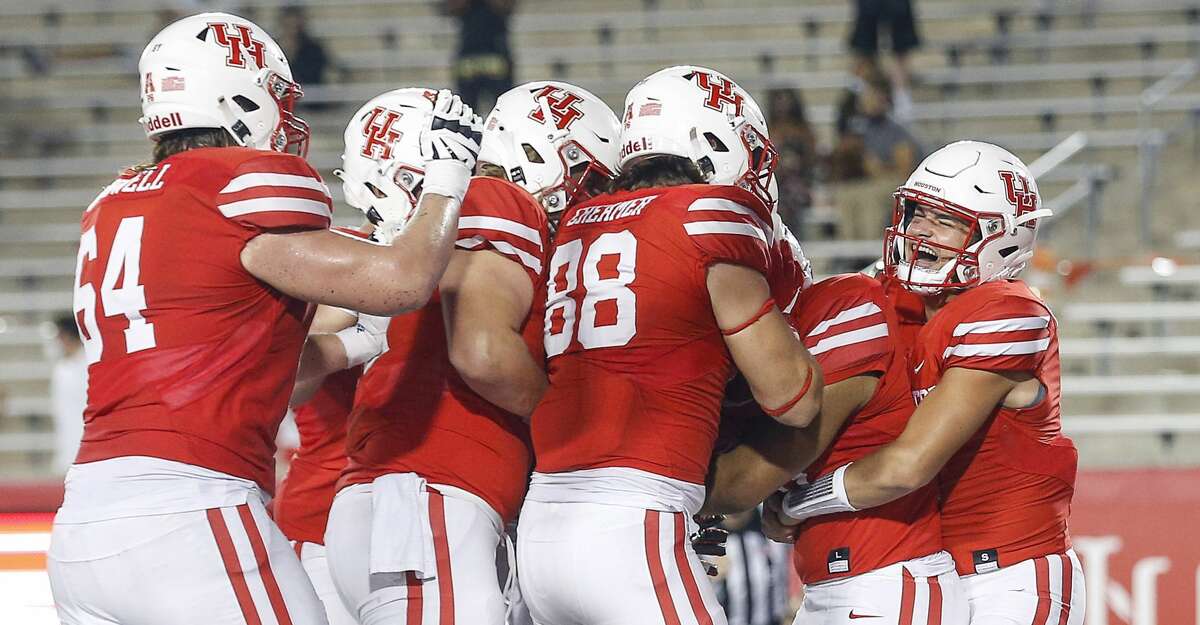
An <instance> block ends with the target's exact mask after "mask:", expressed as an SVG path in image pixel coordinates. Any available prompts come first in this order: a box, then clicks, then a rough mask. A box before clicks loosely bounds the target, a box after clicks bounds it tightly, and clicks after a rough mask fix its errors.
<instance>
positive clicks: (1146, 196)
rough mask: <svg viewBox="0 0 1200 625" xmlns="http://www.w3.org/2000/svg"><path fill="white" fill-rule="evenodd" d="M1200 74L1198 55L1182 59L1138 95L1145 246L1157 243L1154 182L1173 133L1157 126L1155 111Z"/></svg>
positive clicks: (1140, 215)
mask: <svg viewBox="0 0 1200 625" xmlns="http://www.w3.org/2000/svg"><path fill="white" fill-rule="evenodd" d="M1197 74H1200V61H1197V60H1195V59H1193V60H1190V61H1185V62H1183V63H1180V64H1179V66H1178V67H1176V68H1175V70H1174V71H1172V72H1171V73H1170V74H1167V75H1166V76H1163V77H1162V78H1160V79H1158V80H1157V81H1155V83H1154V84H1152V85H1150V86H1149V87H1146V89H1145V90H1144V91H1142V93H1141V95H1140V96H1139V98H1138V112H1137V120H1138V170H1139V174H1140V177H1141V189H1140V190H1141V199H1140V201H1139V203H1138V231H1139V232H1138V235H1139V237H1140V241H1141V244H1142V245H1143V246H1149V245H1151V244H1152V243H1153V237H1154V232H1153V228H1154V223H1153V221H1154V220H1153V207H1152V206H1151V203H1152V202H1153V199H1154V184H1155V181H1156V179H1157V176H1158V162H1159V158H1160V156H1161V153H1162V149H1163V147H1165V146H1166V144H1167V141H1168V139H1169V137H1170V133H1168V132H1165V131H1162V130H1159V129H1156V128H1154V127H1153V123H1154V112H1155V110H1156V109H1157V108H1158V106H1159V104H1161V103H1162V102H1163V100H1165V99H1166V98H1167V96H1169V95H1171V94H1172V93H1173V92H1175V91H1176V90H1178V89H1179V88H1180V87H1182V86H1184V85H1186V84H1188V83H1189V82H1191V81H1192V79H1193V78H1195V77H1196V75H1197Z"/></svg>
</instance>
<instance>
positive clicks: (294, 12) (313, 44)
mask: <svg viewBox="0 0 1200 625" xmlns="http://www.w3.org/2000/svg"><path fill="white" fill-rule="evenodd" d="M276 40H277V41H278V42H279V47H281V48H283V52H284V54H286V55H287V58H288V60H289V61H290V62H291V65H292V79H293V80H295V81H296V82H298V83H300V86H301V87H310V86H312V85H320V84H323V83H324V82H325V70H326V68H328V67H329V55H328V54H326V52H325V46H323V45H321V42H319V41H317V40H316V39H315V38H313V36H312V35H311V34H309V32H308V16H307V15H306V14H305V12H304V8H303V7H300V6H285V7H283V8H282V9H280V10H279V34H278V35H277V36H276ZM305 101H306V100H304V99H301V100H300V103H301V104H303V103H304V102H305ZM309 108H312V105H311V102H310V104H309Z"/></svg>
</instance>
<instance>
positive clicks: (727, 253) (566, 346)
mask: <svg viewBox="0 0 1200 625" xmlns="http://www.w3.org/2000/svg"><path fill="white" fill-rule="evenodd" d="M770 224H771V217H770V213H769V211H768V209H767V208H766V207H765V206H764V205H763V204H762V203H761V202H759V201H758V200H757V198H755V197H754V196H753V195H751V194H750V193H748V192H746V191H744V190H742V189H739V188H736V187H724V186H712V185H685V186H678V187H670V188H657V189H642V190H638V191H632V192H621V193H616V194H611V195H604V196H600V197H597V198H594V199H593V200H591V201H589V202H587V203H585V204H583V205H580V206H577V207H575V208H574V209H572V210H570V211H568V212H567V214H566V215H564V216H563V219H562V222H561V225H560V226H559V231H558V235H557V237H556V239H555V249H554V256H553V258H552V260H551V262H550V269H549V276H548V282H549V290H550V292H549V293H548V294H547V300H546V301H547V304H546V326H545V332H546V335H545V341H546V354H547V356H548V357H549V359H550V360H549V372H550V388H549V390H548V391H547V393H546V396H545V397H544V398H543V399H542V403H541V404H540V405H539V406H538V408H537V410H536V411H535V412H534V415H533V420H532V424H533V426H532V427H533V443H534V450H535V451H536V453H537V470H538V471H539V472H541V473H559V472H566V471H575V470H580V469H594V468H603V467H626V468H634V469H640V470H643V471H648V472H651V473H655V474H657V475H661V476H665V477H669V478H674V479H677V480H683V481H685V482H691V483H694V484H703V483H704V477H705V473H706V471H707V468H708V463H709V456H710V454H711V453H712V450H713V442H714V439H715V438H716V435H717V425H718V420H719V416H720V409H721V397H722V395H723V393H724V389H725V383H726V381H727V380H728V379H729V376H730V373H731V370H732V362H731V358H730V356H729V352H728V351H727V350H726V347H725V341H724V338H723V337H722V336H721V331H720V328H719V327H718V326H717V324H716V320H715V319H714V318H713V311H712V305H711V301H710V299H709V295H708V287H707V284H706V279H707V268H708V267H709V265H712V264H714V263H735V264H739V265H744V266H747V267H750V268H752V269H754V270H756V271H759V272H761V273H762V274H763V275H764V276H765V275H768V274H769V268H770V267H769V266H770V260H769V257H770V249H769V245H770V241H771V225H770Z"/></svg>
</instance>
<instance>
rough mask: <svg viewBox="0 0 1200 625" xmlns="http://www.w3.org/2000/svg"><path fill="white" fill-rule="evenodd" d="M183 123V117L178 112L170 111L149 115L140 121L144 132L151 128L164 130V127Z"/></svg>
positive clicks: (172, 126) (151, 129)
mask: <svg viewBox="0 0 1200 625" xmlns="http://www.w3.org/2000/svg"><path fill="white" fill-rule="evenodd" d="M182 125H183V117H182V116H181V115H180V114H179V113H171V114H170V115H156V116H154V117H149V118H147V119H146V121H144V122H142V126H143V127H145V129H146V132H150V131H153V130H164V129H166V128H174V127H176V126H182Z"/></svg>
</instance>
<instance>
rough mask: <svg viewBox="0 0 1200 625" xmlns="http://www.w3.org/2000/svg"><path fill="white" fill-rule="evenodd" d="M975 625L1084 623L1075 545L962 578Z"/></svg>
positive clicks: (1079, 568) (1085, 597) (1079, 567)
mask: <svg viewBox="0 0 1200 625" xmlns="http://www.w3.org/2000/svg"><path fill="white" fill-rule="evenodd" d="M962 581H963V588H964V589H965V590H966V592H967V600H968V601H969V602H970V604H971V625H1083V613H1084V606H1085V605H1086V600H1087V596H1086V593H1085V591H1084V585H1083V567H1081V566H1080V565H1079V558H1077V557H1076V556H1075V551H1074V550H1067V552H1066V553H1056V554H1053V555H1049V556H1042V557H1040V558H1033V559H1030V560H1023V561H1021V562H1018V563H1016V564H1014V565H1012V566H1006V567H1004V568H1002V569H999V570H997V571H992V572H990V573H977V574H975V575H967V576H965V577H963V578H962Z"/></svg>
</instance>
